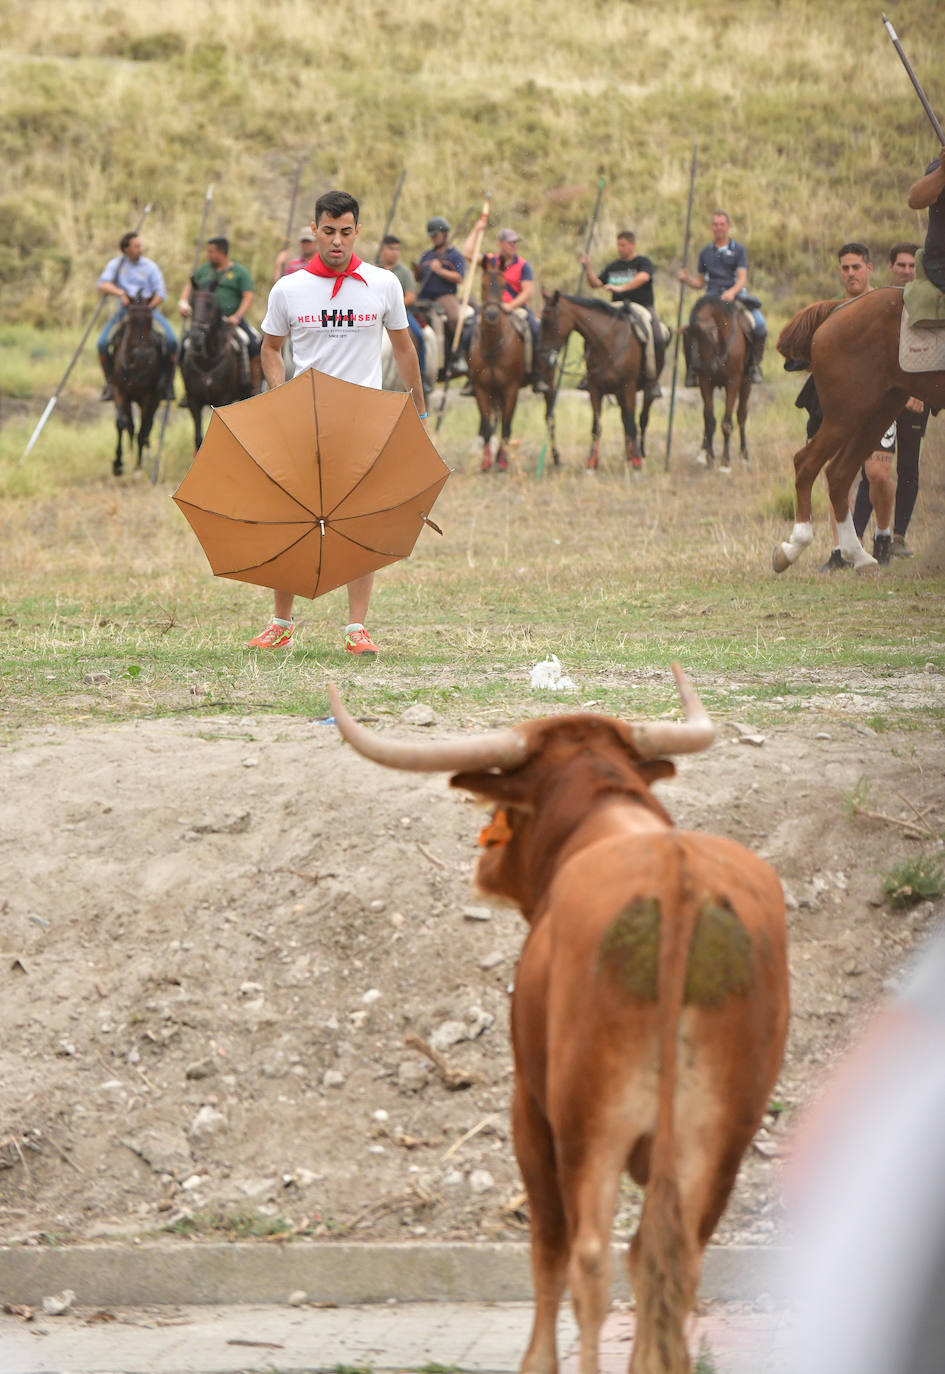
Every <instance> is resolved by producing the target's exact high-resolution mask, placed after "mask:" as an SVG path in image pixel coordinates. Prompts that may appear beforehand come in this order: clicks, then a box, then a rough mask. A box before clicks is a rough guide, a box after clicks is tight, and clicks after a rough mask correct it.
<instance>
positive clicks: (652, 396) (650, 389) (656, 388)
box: [643, 377, 663, 401]
mask: <svg viewBox="0 0 945 1374" xmlns="http://www.w3.org/2000/svg"><path fill="white" fill-rule="evenodd" d="M662 394H663V388H662V387H661V386H660V384H659V380H658V378H656V377H647V378H646V380H645V381H644V383H643V395H644V396H645V397H646V399H647V400H648V401H658V400H659V398H660V397H661V396H662Z"/></svg>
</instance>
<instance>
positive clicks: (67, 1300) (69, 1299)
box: [43, 1288, 75, 1317]
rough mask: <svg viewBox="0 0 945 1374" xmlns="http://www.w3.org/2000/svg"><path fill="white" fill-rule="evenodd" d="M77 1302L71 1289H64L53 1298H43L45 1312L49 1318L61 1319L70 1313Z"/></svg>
mask: <svg viewBox="0 0 945 1374" xmlns="http://www.w3.org/2000/svg"><path fill="white" fill-rule="evenodd" d="M74 1302H75V1293H73V1291H72V1289H71V1288H66V1289H64V1290H63V1291H62V1292H61V1293H55V1294H54V1295H53V1296H52V1297H49V1298H43V1311H44V1312H45V1313H46V1315H47V1317H61V1316H62V1315H63V1313H65V1312H68V1311H69V1308H70V1307H71V1306H72V1304H73V1303H74Z"/></svg>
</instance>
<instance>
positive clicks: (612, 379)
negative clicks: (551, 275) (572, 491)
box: [539, 291, 651, 469]
mask: <svg viewBox="0 0 945 1374" xmlns="http://www.w3.org/2000/svg"><path fill="white" fill-rule="evenodd" d="M544 299H545V305H544V309H543V310H542V312H541V344H540V347H539V353H540V362H541V368H542V372H543V375H544V379H545V382H546V383H547V385H548V386H549V388H553V387H554V374H555V363H556V362H557V358H558V354H559V353H560V351H561V349H562V348H563V347H564V343H565V340H566V339H567V337H568V335H569V334H570V333H571V331H572V329H576V330H577V331H578V333H579V334H580V335H581V337H582V338H583V339H584V342H585V345H586V347H585V362H586V363H587V390H588V394H589V396H590V398H591V410H592V411H593V416H594V418H593V423H592V426H591V451H590V453H589V454H588V459H587V466H588V468H590V469H594V468H596V467H597V465H598V462H599V461H600V433H601V423H600V410H601V402H602V400H603V398H604V397H605V396H616V398H617V403H618V404H619V406H620V415H621V418H622V420H623V432H624V441H625V444H626V453H627V462H628V463H630V465H631V466H632V467H633V468H636V469H639V468H641V467H642V466H643V462H642V455H643V454H644V453H645V449H644V440H645V437H646V427H647V423H648V421H649V418H650V404H651V398H650V397H649V396H648V395H647V394H646V390H645V387H644V383H645V381H646V377H645V374H644V356H643V345H642V344H641V343H640V340H639V339H638V338H637V336H636V334H635V333H634V331H633V326H632V325H631V323H630V321H629V319H628V318H627V316H626V314H625V313H624V312H623V310H619V309H614V307H613V306H611V305H608V304H607V302H606V301H598V300H594V299H593V298H592V297H590V296H566V295H565V294H564V292H563V291H555V292H554V293H553V294H550V295H549V293H548V292H547V291H546V292H545V293H544ZM641 388H642V389H643V391H644V395H643V406H642V408H641V410H640V447H639V449H638V448H637V422H636V414H635V411H636V399H637V391H638V390H640V389H641ZM547 423H548V438H549V441H550V444H551V454H552V457H553V458H554V461H555V463H557V462H558V450H557V447H556V445H555V424H554V406H553V404H552V402H551V400H549V405H548V412H547Z"/></svg>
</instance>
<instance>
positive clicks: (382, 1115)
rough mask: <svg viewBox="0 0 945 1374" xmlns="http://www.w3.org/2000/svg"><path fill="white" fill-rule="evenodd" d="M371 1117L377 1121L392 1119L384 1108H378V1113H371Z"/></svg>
mask: <svg viewBox="0 0 945 1374" xmlns="http://www.w3.org/2000/svg"><path fill="white" fill-rule="evenodd" d="M371 1116H372V1117H373V1119H374V1120H375V1121H388V1120H389V1119H390V1117H389V1115H388V1113H387V1112H385V1110H384V1108H383V1107H378V1109H377V1111H376V1112H372V1113H371Z"/></svg>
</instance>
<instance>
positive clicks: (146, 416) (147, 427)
mask: <svg viewBox="0 0 945 1374" xmlns="http://www.w3.org/2000/svg"><path fill="white" fill-rule="evenodd" d="M157 407H158V396H157V395H156V394H154V393H152V394H151V395H150V396H149V397H148V399H147V401H146V402H145V403H144V404H143V405H142V406H141V418H140V421H139V424H138V467H139V468H140V467H141V465H142V460H143V456H144V450H145V449H146V448H150V446H151V430H152V429H153V428H154V416H155V415H156V413H157Z"/></svg>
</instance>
